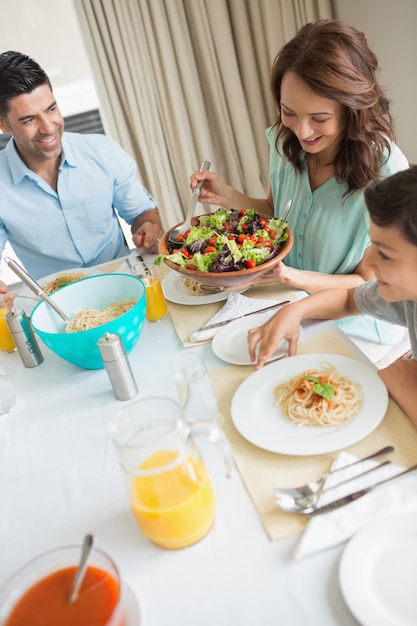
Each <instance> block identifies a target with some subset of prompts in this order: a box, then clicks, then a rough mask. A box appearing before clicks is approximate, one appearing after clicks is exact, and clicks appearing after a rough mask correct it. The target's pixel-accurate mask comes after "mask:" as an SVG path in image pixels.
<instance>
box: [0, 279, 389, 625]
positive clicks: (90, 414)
mask: <svg viewBox="0 0 417 626" xmlns="http://www.w3.org/2000/svg"><path fill="white" fill-rule="evenodd" d="M110 269H112V268H110ZM107 271H109V270H107ZM249 294H250V292H247V295H249ZM178 307H179V308H178ZM174 308H175V313H174ZM201 308H202V307H193V306H185V305H178V304H176V305H175V307H171V303H170V302H168V315H167V317H166V318H165V319H163V320H161V321H159V322H157V323H151V322H149V321H145V323H144V326H143V330H142V332H141V334H140V337H139V340H138V341H137V343H136V345H135V346H134V348H133V349H132V350H131V352H130V353H129V355H128V359H129V362H130V365H131V368H132V371H133V374H134V377H135V380H136V383H137V386H138V395H137V396H136V398H144V397H148V396H166V397H170V398H173V399H175V400H178V395H177V388H176V385H175V382H174V378H173V374H172V368H171V363H172V359H173V357H174V356H175V355H176V354H177V353H178V352H179V351H181V350H184V349H186V350H195V351H197V352H198V354H200V355H201V357H202V358H203V359H204V361H205V364H206V367H207V369H208V370H209V373H210V380H211V382H212V385H213V388H214V392H215V393H216V392H217V388H216V387H217V386H218V385H219V380H220V379H221V380H222V381H223V384H227V381H228V380H229V377H230V384H231V385H233V384H235V383H234V382H233V381H236V380H237V379H236V378H233V371H234V370H233V367H234V366H233V365H230V364H228V363H226V362H224V361H223V360H222V359H220V358H219V357H218V356H216V355H215V354H214V352H213V350H212V345H211V342H210V341H207V342H202V343H196V344H194V345H193V346H188V347H184V342H183V341H181V339H180V337H179V335H178V332H177V330H176V327H175V324H174V321H173V320H174V316H175V315H177V317H178V311H179V310H182V311H183V313H182V315H183V316H186V317H187V320H188V323H189V324H190V326H191V327H192V326H193V323H194V322H193V320H194V317H193V316H197V309H200V316H201ZM199 319H200V318H199ZM195 324H197V317H196V318H195ZM196 327H197V326H195V328H196ZM329 333H330V334H331V336H332V337H334V338H336V339H337V341H338V342H339V344H340V345H343V346H344V348H346V350H347V351H348V353H349V354H350V355H351V356H352V358H354V359H356V360H357V361H358V362H361V363H364V364H367V365H369V367H374V366H373V365H372V364H371V363H370V362H369V360H368V359H367V357H366V356H365V355H364V353H363V352H361V351H360V350H359V349H358V348H357V347H356V346H355V344H354V343H353V342H352V341H351V340H350V339H349V338H348V337H347V336H346V335H345V334H344V333H343V332H342V331H341V330H339V328H338V327H337V325H336V324H335V323H334V322H332V321H310V322H307V323H306V324H304V325H303V338H302V339H303V341H306V342H308V341H313V342H314V340H315V339H317V338H319V337H323V336H328V335H329ZM38 343H39V345H40V348H41V351H42V354H43V356H44V361H43V362H42V363H41V364H40V365H38V366H37V367H33V368H27V367H24V366H23V364H22V360H21V358H20V356H19V354H18V353H17V352H13V353H8V354H4V353H3V354H0V362H1V365H2V366H3V368H4V370H5V371H6V372H7V375H8V377H9V379H10V381H11V382H12V384H13V386H14V388H15V391H16V397H17V401H16V406H15V407H14V408H13V409H12V411H11V412H10V413H9V414H5V415H3V416H0V587H1V586H2V585H4V584H5V583H6V581H7V580H8V579H9V578H10V577H11V576H12V575H13V574H14V573H15V572H16V571H17V570H19V568H21V567H22V566H24V565H25V564H26V563H27V562H28V561H30V560H31V559H33V558H35V557H37V556H38V555H40V554H42V553H44V552H46V551H48V550H52V549H53V548H56V547H60V546H64V545H74V544H81V543H82V539H83V537H84V536H85V535H86V534H87V533H92V534H93V535H94V537H95V545H96V546H97V547H99V548H101V549H102V550H104V551H105V552H106V553H107V554H109V555H110V556H111V558H112V559H113V560H114V561H115V563H116V564H117V567H118V569H119V572H120V576H121V579H122V581H123V586H124V589H125V593H126V597H127V598H128V600H127V602H128V603H129V605H130V613H129V620H128V623H127V624H126V626H134V625H137V626H139V624H141V625H142V626H162V625H168V624H169V625H170V626H213V625H214V624H216V625H218V626H259V625H260V624H262V625H263V626H275V625H278V624H279V625H282V626H299V625H302V624H319V625H320V626H355V625H357V624H359V622H358V621H357V620H356V619H355V617H354V616H353V614H352V612H351V610H350V609H349V607H348V605H347V604H346V602H345V600H344V597H343V594H342V590H341V587H340V582H339V575H338V571H339V565H340V559H341V556H342V553H343V550H344V548H345V545H346V544H345V543H342V544H339V545H336V546H333V547H329V548H327V549H325V550H321V551H319V552H317V553H316V554H312V555H310V556H307V557H305V558H302V559H296V558H294V549H295V546H296V545H297V542H298V541H299V538H300V533H301V532H302V529H300V530H299V532H295V533H293V534H291V533H288V534H287V536H282V537H280V532H279V528H278V531H277V535H278V538H275V537H271V535H270V534H269V533H268V532H267V530H266V528H265V525H264V524H263V522H262V519H261V516H260V515H259V511H258V509H257V508H256V506H255V504H254V500H253V497H252V496H251V493H250V489H248V485H247V483H246V481H245V480H244V477H242V473H241V471H240V469H239V467H240V466H239V463H236V465H235V467H234V468H233V470H232V472H231V474H230V476H227V475H226V473H225V466H224V463H223V458H222V455H221V453H220V452H219V450H218V449H217V447H216V446H213V445H212V444H211V443H210V442H208V441H205V440H201V441H198V447H199V449H200V452H201V454H202V457H203V459H204V462H205V464H206V466H207V468H208V471H209V474H210V477H211V480H212V483H213V486H214V491H215V494H216V502H217V508H216V516H215V522H214V525H213V527H212V528H211V530H210V532H209V533H208V534H207V535H206V536H205V537H204V538H203V539H202V540H200V541H199V542H198V543H195V544H194V545H191V546H189V547H187V548H183V549H178V550H166V549H163V548H161V547H158V546H157V545H155V544H153V543H152V542H150V541H149V540H148V539H147V538H146V537H145V536H143V535H142V534H141V532H140V530H139V529H138V527H137V525H136V523H135V519H134V517H133V514H132V512H131V510H130V507H129V502H128V494H127V490H126V488H125V484H124V481H123V475H122V471H121V468H120V466H119V462H118V458H117V454H116V450H115V446H114V444H113V442H112V440H111V436H110V435H109V432H108V430H109V429H108V424H109V420H111V417H112V416H113V415H114V414H115V412H117V411H118V410H119V408H120V407H121V406H123V405H124V404H125V403H124V402H123V401H119V400H117V399H116V398H115V396H114V394H113V391H112V388H111V385H110V382H109V378H108V376H107V374H106V371H105V370H104V369H100V370H87V369H82V368H80V367H77V366H75V365H72V364H70V363H69V362H67V361H65V360H63V359H61V358H60V357H58V356H57V355H55V354H54V353H53V352H52V351H51V350H50V349H49V348H47V347H46V345H44V344H43V342H42V341H41V340H40V339H38ZM313 345H314V343H313ZM266 367H269V365H267V366H266ZM254 371H255V368H254V366H248V367H246V369H245V368H243V369H240V370H239V376H240V377H242V376H243V377H246V376H249V375H251V374H253V372H254ZM238 380H239V381H240V380H241V378H238ZM136 398H135V399H133V400H129V402H134V401H135V400H136ZM219 402H220V400H219ZM221 402H222V419H223V420H229V421H230V406H227V402H228V400H227V399H226V404H225V401H224V399H223V400H221ZM220 423H221V422H220ZM232 427H233V425H231V424H230V423H229V426H228V429H225V432H226V434H228V432H229V433H230V432H231V431H230V429H231V428H232ZM370 437H372V434H370V435H368V437H367V438H368V439H369V438H370ZM245 443H246V444H247V445H248V447H249V453H250V452H251V450H252V451H253V453H254V454H256V452H257V448H256V446H254V445H252V444H250V443H249V444H248V443H247V442H245ZM379 443H381V442H380V441H378V440H375V441H374V442H371V443H370V446H371V445H374V444H375V445H378V444H379ZM382 443H384V442H382ZM370 449H371V448H370ZM232 451H233V446H232ZM336 455H337V452H336V451H335V452H334V453H330V454H325V455H324V456H323V459H321V457H320V455H318V456H319V457H320V458H319V460H321V465H320V467H322V468H323V470H324V469H328V468H329V463H330V462H331V461H332V459H333V458H335V457H336ZM284 456H285V455H280V454H273V453H270V457H269V458H270V459H272V462H273V464H274V468H276V471H277V476H278V472H279V468H280V464H281V463H284V462H288V459H286V458H284ZM313 458H314V457H313ZM299 461H300V463H304V466H305V467H306V468H308V459H306V458H305V457H304V458H301V457H300V459H299ZM291 462H292V463H295V462H297V457H292V458H291ZM311 478H317V476H311ZM277 481H278V478H277ZM267 497H269V494H267ZM274 510H275V511H276V514H275V513H274ZM278 513H279V512H278V510H277V509H276V508H275V507H274V495H273V492H272V490H271V493H270V515H271V517H274V516H275V515H276V516H278ZM284 515H285V514H284ZM277 519H278V518H277ZM278 527H279V523H278ZM285 534H286V533H283V535H285Z"/></svg>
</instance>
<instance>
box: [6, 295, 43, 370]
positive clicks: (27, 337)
mask: <svg viewBox="0 0 417 626" xmlns="http://www.w3.org/2000/svg"><path fill="white" fill-rule="evenodd" d="M4 319H5V320H6V324H7V326H8V328H9V330H10V334H11V335H12V337H13V341H14V342H15V344H16V348H17V351H18V352H19V355H20V357H21V359H22V361H23V365H24V366H25V367H36V366H37V365H40V364H41V363H42V362H43V355H42V352H41V350H40V348H39V346H38V342H37V341H36V337H35V334H34V332H33V329H32V327H31V325H30V322H29V319H28V316H27V315H26V313H25V312H24V311H16V309H14V308H12V309H10V311H9V313H6V315H5V318H4Z"/></svg>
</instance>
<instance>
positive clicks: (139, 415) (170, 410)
mask: <svg viewBox="0 0 417 626" xmlns="http://www.w3.org/2000/svg"><path fill="white" fill-rule="evenodd" d="M109 430H110V432H111V434H112V437H113V441H114V443H115V445H116V448H117V451H118V454H119V461H120V465H121V467H122V469H123V472H124V476H125V479H126V485H127V489H128V495H129V503H130V507H131V509H132V513H133V515H134V516H135V519H136V522H137V525H138V527H139V529H140V530H141V531H142V533H143V534H144V535H145V537H147V538H148V539H150V540H151V541H153V542H154V543H155V544H157V545H158V546H161V547H162V548H170V549H171V548H172V549H174V548H184V547H186V546H190V545H191V544H193V543H196V542H197V541H199V540H200V539H202V538H203V537H204V536H205V535H206V534H207V533H208V532H209V531H210V529H211V527H212V525H213V523H214V516H215V509H216V501H215V496H214V491H213V488H212V485H211V481H210V477H209V475H208V472H207V469H206V467H205V465H204V463H203V461H202V459H201V457H200V455H199V452H198V449H197V447H196V445H195V443H194V436H197V435H198V436H203V437H205V438H207V439H208V440H209V441H211V442H214V443H217V444H218V445H219V446H220V448H221V450H222V451H223V454H224V460H225V462H226V468H227V470H228V473H229V474H230V471H231V469H232V467H233V461H232V457H231V454H230V449H229V447H228V442H227V440H226V438H225V436H224V434H223V433H222V432H221V430H220V429H219V428H217V427H216V426H215V425H214V424H212V423H208V422H199V423H198V424H196V425H194V424H188V423H187V422H186V421H185V420H184V419H183V417H182V415H181V409H180V406H179V405H178V403H177V402H175V401H174V400H171V399H170V398H163V397H156V396H155V397H147V398H141V399H139V400H137V401H136V402H133V403H129V405H127V406H126V407H123V408H121V409H120V410H119V411H117V413H116V414H115V415H114V416H113V418H112V420H111V422H110V424H109Z"/></svg>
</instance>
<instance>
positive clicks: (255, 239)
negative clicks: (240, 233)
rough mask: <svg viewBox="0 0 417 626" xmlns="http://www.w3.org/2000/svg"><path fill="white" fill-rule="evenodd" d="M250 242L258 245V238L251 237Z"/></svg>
mask: <svg viewBox="0 0 417 626" xmlns="http://www.w3.org/2000/svg"><path fill="white" fill-rule="evenodd" d="M249 241H251V242H252V243H257V241H258V237H257V236H256V235H251V236H250V237H249Z"/></svg>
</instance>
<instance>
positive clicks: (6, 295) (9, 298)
mask: <svg viewBox="0 0 417 626" xmlns="http://www.w3.org/2000/svg"><path fill="white" fill-rule="evenodd" d="M0 297H1V298H2V299H3V300H4V301H5V303H6V306H7V307H8V308H9V309H11V308H12V306H13V300H14V295H13V294H12V293H10V292H9V291H7V285H6V283H4V282H3V281H2V280H0Z"/></svg>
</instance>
